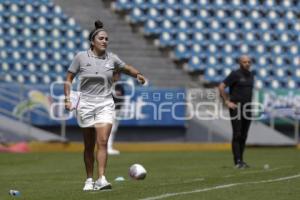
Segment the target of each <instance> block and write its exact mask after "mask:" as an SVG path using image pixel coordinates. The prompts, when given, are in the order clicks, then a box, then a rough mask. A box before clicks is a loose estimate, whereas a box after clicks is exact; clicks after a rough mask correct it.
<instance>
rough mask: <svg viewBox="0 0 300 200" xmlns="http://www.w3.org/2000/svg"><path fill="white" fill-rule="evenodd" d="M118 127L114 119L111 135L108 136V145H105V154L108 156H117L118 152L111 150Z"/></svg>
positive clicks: (117, 122) (117, 121)
mask: <svg viewBox="0 0 300 200" xmlns="http://www.w3.org/2000/svg"><path fill="white" fill-rule="evenodd" d="M118 127H119V120H117V119H115V120H114V122H113V125H112V129H111V133H110V135H109V139H108V143H107V152H108V154H109V155H118V154H120V152H119V151H118V150H116V149H114V148H113V143H114V140H115V136H116V132H117V130H118Z"/></svg>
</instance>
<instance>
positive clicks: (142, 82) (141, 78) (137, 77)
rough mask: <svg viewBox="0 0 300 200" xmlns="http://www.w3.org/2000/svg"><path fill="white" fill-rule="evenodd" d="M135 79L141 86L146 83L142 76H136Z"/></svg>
mask: <svg viewBox="0 0 300 200" xmlns="http://www.w3.org/2000/svg"><path fill="white" fill-rule="evenodd" d="M136 79H137V81H138V82H139V83H141V84H142V85H143V84H144V83H145V82H146V78H145V77H144V76H143V75H142V74H138V75H137V76H136Z"/></svg>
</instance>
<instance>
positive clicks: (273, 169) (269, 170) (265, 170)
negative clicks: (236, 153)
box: [223, 166, 294, 178]
mask: <svg viewBox="0 0 300 200" xmlns="http://www.w3.org/2000/svg"><path fill="white" fill-rule="evenodd" d="M293 167H294V166H283V167H276V168H271V169H261V170H253V171H248V170H247V171H243V172H241V173H239V174H228V175H225V176H223V177H224V178H230V177H234V176H238V175H241V174H258V173H265V172H273V171H278V170H281V169H288V168H293Z"/></svg>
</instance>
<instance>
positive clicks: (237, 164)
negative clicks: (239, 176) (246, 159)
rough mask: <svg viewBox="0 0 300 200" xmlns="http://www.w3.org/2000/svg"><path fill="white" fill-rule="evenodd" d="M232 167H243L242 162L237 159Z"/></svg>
mask: <svg viewBox="0 0 300 200" xmlns="http://www.w3.org/2000/svg"><path fill="white" fill-rule="evenodd" d="M234 167H235V168H236V169H243V168H244V165H243V162H241V161H237V163H236V164H235V166H234Z"/></svg>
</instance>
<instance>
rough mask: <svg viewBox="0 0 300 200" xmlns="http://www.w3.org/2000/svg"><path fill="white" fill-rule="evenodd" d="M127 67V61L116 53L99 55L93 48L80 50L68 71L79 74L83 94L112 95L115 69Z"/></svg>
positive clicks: (80, 89)
mask: <svg viewBox="0 0 300 200" xmlns="http://www.w3.org/2000/svg"><path fill="white" fill-rule="evenodd" d="M123 67H125V63H124V62H123V61H122V60H121V59H120V58H119V57H118V56H117V55H115V54H113V53H111V52H106V53H105V55H104V56H103V57H101V58H100V57H97V56H96V55H95V54H94V53H93V52H92V51H91V50H87V51H81V52H79V53H78V54H77V55H76V56H75V58H74V59H73V61H72V63H71V65H70V67H69V69H68V71H69V72H72V73H74V74H75V75H78V76H79V81H80V84H79V87H80V88H79V91H80V92H81V95H83V96H91V97H93V96H97V97H99V96H102V97H107V96H111V87H112V84H113V80H112V77H113V71H114V70H115V69H118V68H123Z"/></svg>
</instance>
